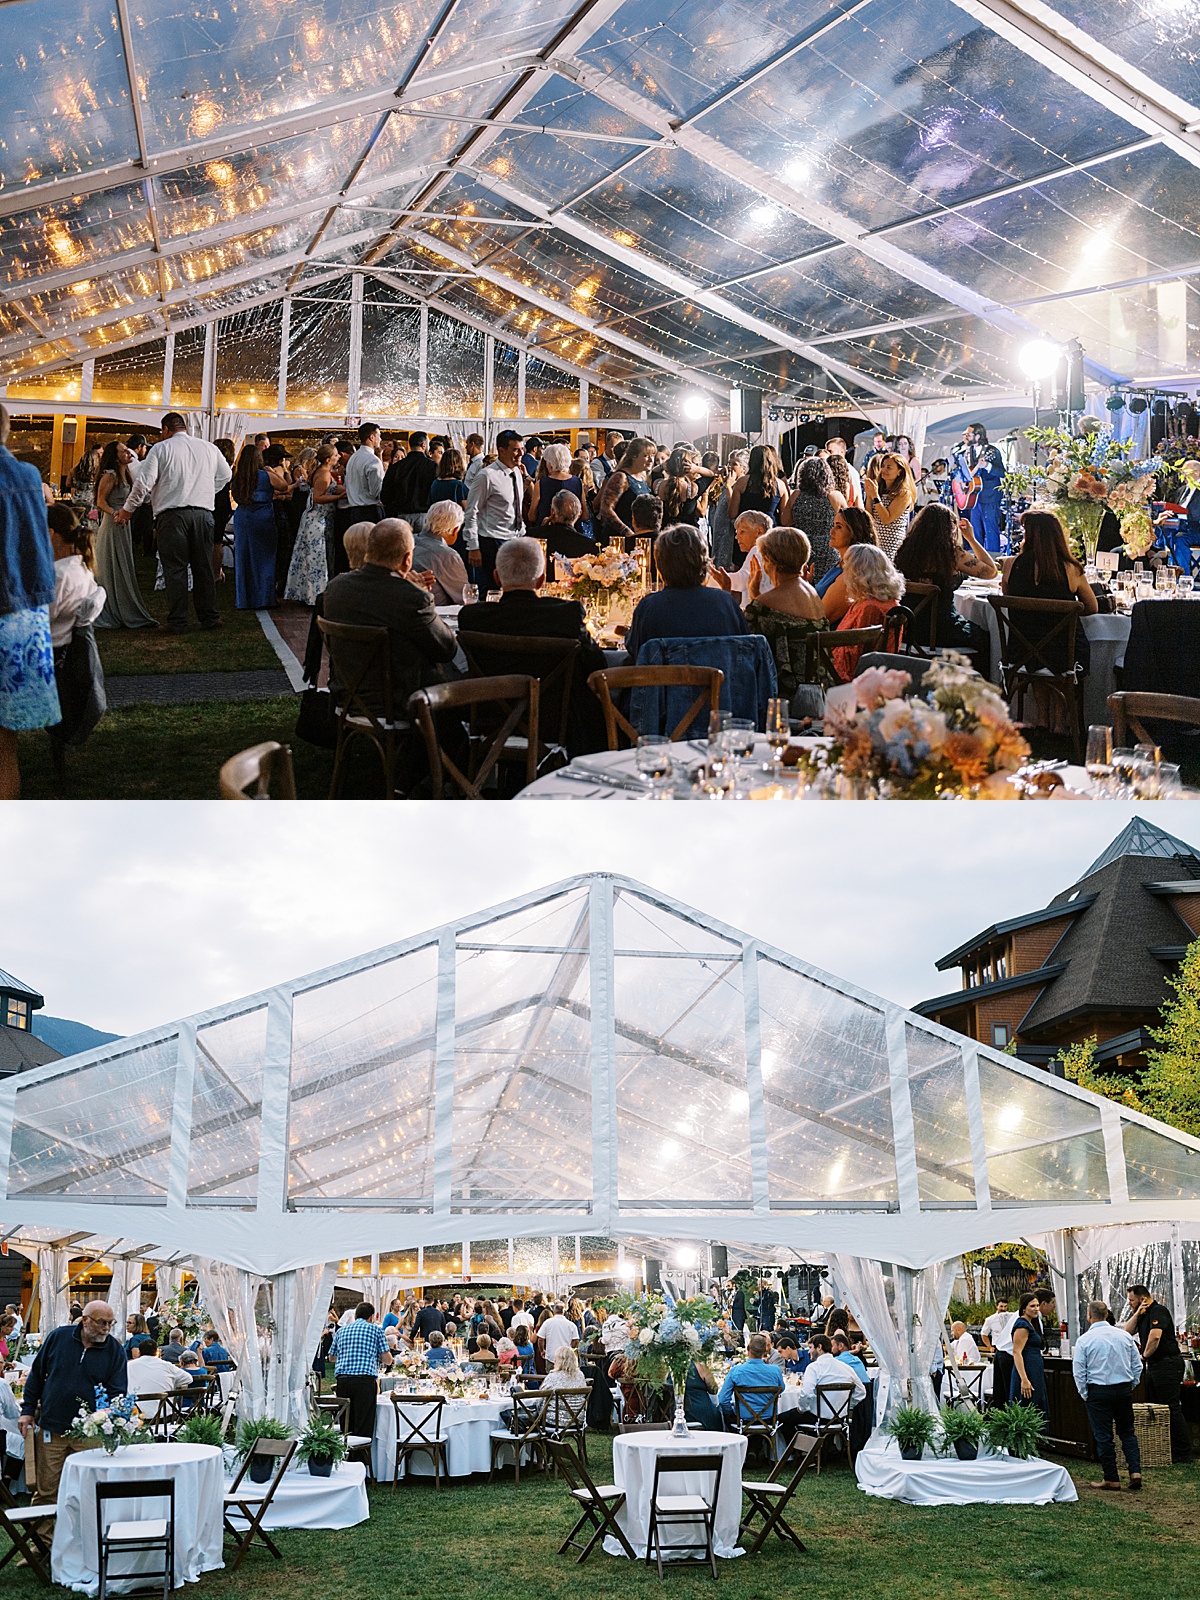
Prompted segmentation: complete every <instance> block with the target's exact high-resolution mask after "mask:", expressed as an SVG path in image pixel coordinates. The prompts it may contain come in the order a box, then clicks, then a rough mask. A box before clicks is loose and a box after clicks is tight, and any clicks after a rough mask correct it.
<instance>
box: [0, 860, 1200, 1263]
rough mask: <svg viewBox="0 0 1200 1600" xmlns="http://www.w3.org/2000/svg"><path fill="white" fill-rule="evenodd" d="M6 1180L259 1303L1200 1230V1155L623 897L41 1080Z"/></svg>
mask: <svg viewBox="0 0 1200 1600" xmlns="http://www.w3.org/2000/svg"><path fill="white" fill-rule="evenodd" d="M0 1171H2V1172H3V1174H4V1181H5V1192H4V1198H3V1201H2V1202H0V1230H5V1231H7V1230H11V1231H13V1232H14V1233H17V1234H21V1235H23V1234H24V1232H25V1231H26V1230H29V1229H37V1230H42V1229H45V1228H50V1229H52V1230H53V1229H58V1230H59V1233H60V1235H65V1234H73V1235H77V1236H79V1237H85V1236H86V1235H87V1234H88V1233H93V1234H96V1235H106V1236H118V1237H121V1238H136V1239H137V1240H139V1241H145V1240H153V1241H155V1243H156V1245H157V1247H158V1248H159V1249H160V1250H161V1249H166V1250H170V1251H172V1252H176V1253H178V1252H186V1251H195V1250H203V1252H204V1253H205V1254H206V1255H209V1256H213V1257H217V1258H220V1259H224V1260H227V1261H230V1262H232V1263H233V1264H235V1265H240V1266H246V1267H249V1268H252V1269H253V1270H257V1271H261V1272H271V1271H282V1270H284V1269H285V1268H288V1267H291V1266H295V1265H302V1264H305V1263H308V1262H315V1261H322V1260H332V1259H341V1258H344V1257H348V1256H351V1255H356V1254H357V1255H362V1254H364V1253H366V1254H370V1253H371V1252H376V1251H383V1252H387V1251H395V1250H398V1249H404V1250H409V1249H412V1248H414V1247H415V1246H417V1245H421V1246H424V1247H425V1248H426V1259H427V1260H428V1257H429V1251H430V1249H431V1247H435V1246H438V1245H444V1244H448V1243H449V1244H455V1245H457V1244H459V1243H460V1242H462V1241H478V1242H479V1243H480V1244H481V1245H482V1244H483V1242H485V1241H487V1240H491V1239H497V1238H508V1237H510V1236H512V1235H524V1236H528V1237H532V1238H549V1237H553V1236H558V1235H562V1236H572V1235H585V1236H588V1237H590V1238H591V1239H592V1240H593V1241H595V1240H597V1239H601V1238H603V1239H609V1240H644V1239H654V1238H662V1237H674V1238H683V1239H695V1240H718V1241H722V1240H723V1241H727V1242H729V1243H733V1244H744V1245H748V1246H755V1247H760V1248H771V1247H774V1248H778V1249H781V1250H782V1249H787V1250H789V1251H792V1252H796V1253H803V1252H804V1251H805V1250H830V1249H834V1250H841V1251H846V1252H850V1253H855V1254H860V1255H865V1256H872V1257H875V1258H879V1259H886V1260H890V1261H898V1262H900V1263H902V1264H909V1265H914V1266H918V1265H923V1264H925V1263H926V1262H928V1261H932V1260H940V1259H943V1258H945V1257H948V1256H951V1255H954V1254H956V1253H957V1252H958V1251H960V1250H962V1249H965V1248H972V1247H974V1246H976V1245H982V1244H986V1243H990V1242H994V1240H995V1239H997V1238H1000V1237H1012V1236H1014V1233H1015V1234H1025V1233H1028V1232H1043V1231H1046V1230H1047V1229H1051V1228H1060V1227H1068V1226H1077V1225H1102V1224H1104V1223H1108V1222H1122V1221H1131V1220H1156V1221H1161V1220H1162V1219H1164V1218H1167V1219H1172V1218H1182V1217H1187V1218H1191V1219H1195V1218H1198V1217H1200V1142H1198V1141H1195V1140H1191V1139H1188V1138H1186V1137H1185V1136H1184V1135H1181V1134H1177V1133H1175V1132H1174V1131H1173V1130H1171V1129H1168V1128H1166V1127H1163V1126H1160V1125H1158V1124H1155V1123H1153V1122H1151V1121H1150V1120H1148V1119H1146V1118H1144V1117H1139V1116H1137V1115H1135V1114H1132V1113H1127V1112H1126V1111H1125V1110H1124V1109H1120V1110H1118V1108H1117V1107H1116V1105H1115V1104H1113V1103H1111V1102H1108V1101H1102V1100H1099V1099H1097V1098H1096V1097H1094V1096H1092V1095H1089V1094H1087V1093H1085V1092H1084V1091H1082V1090H1079V1089H1077V1088H1075V1087H1074V1086H1072V1085H1069V1084H1065V1083H1063V1082H1061V1081H1059V1080H1057V1079H1054V1078H1052V1077H1049V1076H1048V1075H1046V1074H1045V1073H1043V1072H1040V1071H1038V1070H1037V1069H1034V1068H1029V1067H1026V1066H1024V1065H1023V1064H1021V1063H1020V1062H1017V1061H1015V1060H1014V1059H1012V1058H1011V1057H1008V1056H1005V1055H1000V1054H997V1053H995V1052H993V1051H990V1050H987V1049H985V1048H983V1047H981V1046H978V1045H976V1044H975V1043H974V1042H973V1041H970V1040H967V1039H964V1038H963V1037H962V1036H960V1035H958V1034H954V1033H951V1032H948V1031H947V1030H945V1029H942V1028H939V1027H937V1026H936V1025H935V1024H932V1023H928V1022H926V1021H924V1020H923V1019H921V1018H918V1017H916V1016H914V1015H912V1014H910V1013H906V1012H905V1011H903V1010H902V1009H901V1008H900V1007H898V1006H896V1005H894V1004H891V1003H890V1002H887V1001H883V1000H880V999H878V998H876V997H874V996H871V995H869V994H866V993H863V992H862V991H859V990H857V989H855V988H853V987H852V986H851V985H849V984H846V983H843V982H841V981H840V980H838V979H835V978H832V977H830V976H828V975H827V974H825V973H822V972H819V971H817V970H816V969H814V968H811V967H809V966H807V965H805V964H804V963H802V962H799V961H797V960H796V959H794V958H793V957H791V956H788V955H786V954H784V953H783V952H781V951H777V950H774V949H772V948H770V947H767V946H764V945H762V944H760V943H759V942H758V941H756V940H754V939H752V938H750V937H748V936H747V935H744V934H742V933H739V932H737V931H736V930H735V929H732V928H728V927H725V926H724V925H722V924H720V923H717V922H714V921H713V920H712V919H711V918H709V917H706V916H704V915H702V914H701V913H698V912H695V911H692V910H690V909H688V908H687V907H684V906H681V905H678V904H676V903H675V902H673V901H670V900H668V899H666V898H664V897H663V896H661V895H659V894H657V893H656V892H654V891H652V890H650V889H647V888H645V887H644V886H642V885H639V884H637V883H635V882H632V881H630V880H628V879H624V878H620V877H614V876H610V875H607V874H597V875H593V876H590V877H583V878H575V879H571V880H568V881H567V882H566V883H563V884H559V885H555V886H553V887H552V888H550V889H547V890H544V891H541V892H539V893H537V894H534V895H530V896H527V897H525V898H524V899H522V900H519V901H516V902H512V903H510V904H508V905H506V906H501V907H498V908H494V909H493V910H491V911H488V912H484V913H480V914H479V915H476V916H472V917H467V918H463V919H460V920H459V921H457V922H456V923H453V924H451V925H449V926H447V927H444V928H441V929H438V930H435V931H433V932H431V933H428V934H424V935H420V936H418V937H416V938H414V939H410V940H406V941H405V942H404V943H402V944H399V945H395V946H391V947H388V948H385V949H383V950H377V951H374V952H372V953H371V954H369V955H365V956H362V957H360V958H358V959H357V960H354V961H350V962H346V963H343V964H342V965H341V966H338V967H335V968H332V969H330V970H328V971H325V972H321V973H316V974H313V975H311V976H309V977H305V978H300V979H297V980H296V981H295V982H293V983H288V984H283V985H280V986H279V987H277V988H275V989H273V990H271V991H269V992H267V993H264V994H259V995H254V996H250V997H248V998H247V999H245V1000H242V1001H238V1002H235V1003H233V1004H230V1005H225V1006H221V1007H218V1008H216V1009H214V1010H212V1011H209V1012H206V1013H203V1014H202V1015H199V1016H196V1017H192V1018H188V1019H186V1020H184V1021H183V1022H179V1023H173V1024H170V1025H167V1026H164V1027H163V1028H161V1029H155V1030H151V1031H150V1032H148V1033H145V1034H142V1035H140V1036H138V1037H136V1038H131V1039H124V1040H121V1041H119V1042H118V1043H114V1044H110V1045H106V1046H103V1047H101V1048H99V1049H96V1050H92V1051H88V1052H86V1053H84V1054H82V1055H79V1056H76V1057H71V1058H69V1059H67V1060H65V1061H62V1062H56V1063H53V1064H51V1065H48V1066H45V1067H41V1068H37V1069H35V1070H33V1071H30V1072H26V1073H23V1074H21V1075H20V1076H19V1078H18V1079H15V1080H10V1081H9V1082H8V1083H6V1084H5V1085H3V1086H2V1087H0ZM1014 1213H1015V1215H1014ZM145 1253H147V1254H148V1253H149V1249H148V1248H147V1250H146V1252H145ZM473 1253H474V1252H473Z"/></svg>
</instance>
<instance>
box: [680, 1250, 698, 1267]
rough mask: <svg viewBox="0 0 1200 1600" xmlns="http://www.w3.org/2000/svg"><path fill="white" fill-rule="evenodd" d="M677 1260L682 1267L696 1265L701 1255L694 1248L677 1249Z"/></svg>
mask: <svg viewBox="0 0 1200 1600" xmlns="http://www.w3.org/2000/svg"><path fill="white" fill-rule="evenodd" d="M675 1260H676V1261H677V1262H678V1263H679V1265H680V1266H681V1267H694V1266H695V1265H696V1262H697V1261H698V1260H699V1257H698V1256H697V1254H696V1252H695V1251H694V1250H677V1251H676V1252H675Z"/></svg>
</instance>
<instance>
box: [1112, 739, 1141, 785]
mask: <svg viewBox="0 0 1200 1600" xmlns="http://www.w3.org/2000/svg"><path fill="white" fill-rule="evenodd" d="M1138 759H1139V758H1138V756H1137V755H1136V753H1135V752H1134V751H1132V750H1127V749H1124V748H1123V749H1120V750H1114V751H1113V753H1112V765H1113V787H1114V788H1115V790H1116V791H1117V793H1118V794H1119V793H1120V792H1121V791H1122V790H1130V789H1132V788H1133V773H1134V768H1135V767H1136V765H1137V762H1138Z"/></svg>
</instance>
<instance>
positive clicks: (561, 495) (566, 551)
mask: <svg viewBox="0 0 1200 1600" xmlns="http://www.w3.org/2000/svg"><path fill="white" fill-rule="evenodd" d="M582 516H583V503H582V501H581V500H580V498H579V496H578V495H577V494H573V493H572V491H571V490H570V489H560V490H559V491H558V493H557V494H556V495H555V496H554V499H553V500H551V502H550V517H549V520H548V521H546V522H543V523H540V524H539V526H538V530H537V536H538V538H539V539H544V540H545V541H546V553H547V554H548V555H549V557H550V559H551V561H553V559H554V557H555V556H564V557H566V558H567V559H568V560H572V559H574V557H575V556H594V555H595V554H596V552H597V551H598V550H599V548H600V546H599V545H598V544H597V543H596V541H595V540H594V539H589V538H588V537H587V535H586V534H584V533H581V532H580V531H579V520H580V518H581V517H582ZM553 570H554V569H553V567H552V568H551V572H552V573H553Z"/></svg>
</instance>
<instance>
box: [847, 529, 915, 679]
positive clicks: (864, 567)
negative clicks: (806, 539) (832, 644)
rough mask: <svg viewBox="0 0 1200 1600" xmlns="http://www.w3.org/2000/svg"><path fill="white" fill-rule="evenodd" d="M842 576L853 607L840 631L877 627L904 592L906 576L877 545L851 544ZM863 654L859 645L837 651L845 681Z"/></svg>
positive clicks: (852, 674) (853, 672)
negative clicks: (904, 577)
mask: <svg viewBox="0 0 1200 1600" xmlns="http://www.w3.org/2000/svg"><path fill="white" fill-rule="evenodd" d="M842 576H843V578H844V580H845V584H846V593H847V594H848V595H849V597H850V609H849V610H848V611H847V612H846V615H845V616H844V617H843V618H842V620H841V622H839V623H838V627H837V631H838V632H839V633H846V632H850V631H851V630H853V629H855V628H874V627H877V626H878V625H879V624H880V623H882V622H883V619H884V618H885V617H886V616H887V614H888V612H889V611H890V610H891V609H892V607H893V606H894V605H897V604H898V603H899V600H900V597H901V595H902V594H903V593H904V579H903V578H902V577H901V575H900V574H899V573H898V572H897V571H896V569H895V567H894V566H893V565H892V563H891V562H890V561H889V560H888V558H887V556H886V555H884V553H883V551H882V550H878V549H876V547H875V546H874V545H873V544H854V545H851V546H850V548H849V549H848V550H847V551H846V553H845V554H844V555H843V557H842ZM861 655H862V650H861V648H860V647H859V646H857V645H847V646H845V647H843V648H838V649H835V650H834V651H833V669H834V671H835V672H836V673H837V675H838V677H839V678H840V679H841V681H842V682H843V683H849V682H850V680H851V678H853V677H854V675H855V673H856V672H857V671H858V658H859V656H861Z"/></svg>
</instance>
